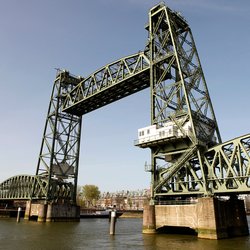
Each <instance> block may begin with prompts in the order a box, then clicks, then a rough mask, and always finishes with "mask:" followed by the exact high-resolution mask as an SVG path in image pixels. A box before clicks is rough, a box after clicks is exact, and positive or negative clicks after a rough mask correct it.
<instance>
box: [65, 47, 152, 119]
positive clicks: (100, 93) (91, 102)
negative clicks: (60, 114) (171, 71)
mask: <svg viewBox="0 0 250 250" xmlns="http://www.w3.org/2000/svg"><path fill="white" fill-rule="evenodd" d="M147 87H149V60H148V58H147V56H146V55H145V53H144V52H139V53H138V54H134V55H131V56H127V57H124V58H121V59H119V60H118V61H115V62H113V63H111V64H108V65H106V66H104V67H102V68H101V69H99V70H97V71H95V72H94V73H93V74H91V75H90V76H88V77H87V78H85V79H83V80H82V81H81V82H80V83H79V84H78V85H77V86H76V87H75V88H74V89H73V90H72V91H71V92H70V93H68V94H67V96H66V98H65V102H64V104H63V109H64V111H65V112H67V113H71V114H75V115H83V114H86V113H88V112H91V111H93V110H95V109H98V108H100V107H103V106H105V105H107V104H110V103H112V102H114V101H117V100H119V99H121V98H124V97H126V96H128V95H131V94H133V93H136V92H138V91H141V90H143V89H145V88H147Z"/></svg>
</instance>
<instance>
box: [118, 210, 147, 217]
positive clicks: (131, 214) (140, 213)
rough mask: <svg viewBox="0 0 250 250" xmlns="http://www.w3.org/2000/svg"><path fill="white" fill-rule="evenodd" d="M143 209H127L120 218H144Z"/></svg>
mask: <svg viewBox="0 0 250 250" xmlns="http://www.w3.org/2000/svg"><path fill="white" fill-rule="evenodd" d="M142 217H143V211H142V210H125V211H123V214H122V215H121V216H120V218H142Z"/></svg>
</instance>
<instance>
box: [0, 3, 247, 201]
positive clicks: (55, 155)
mask: <svg viewBox="0 0 250 250" xmlns="http://www.w3.org/2000/svg"><path fill="white" fill-rule="evenodd" d="M146 29H147V30H148V40H147V43H146V47H145V48H144V50H143V51H142V52H139V53H137V54H133V55H131V56H127V57H124V58H121V59H120V60H117V61H115V62H113V63H110V64H107V65H106V66H104V67H102V68H100V69H99V70H97V71H95V72H94V73H92V74H91V75H89V76H88V77H86V78H83V77H76V76H74V75H72V74H70V73H69V72H67V71H63V70H58V72H57V75H56V79H55V81H54V85H53V89H52V94H51V98H50V102H49V108H48V113H47V119H46V122H45V128H44V132H43V137H42V144H41V149H40V154H39V157H38V164H37V169H36V173H35V175H32V176H30V175H18V176H14V177H11V178H9V179H7V180H5V181H4V182H3V183H1V184H0V200H46V201H48V202H59V201H62V200H63V201H64V202H71V203H75V201H76V187H77V177H78V165H79V148H80V135H81V123H82V116H83V115H84V114H87V113H89V112H91V111H94V110H96V109H98V108H101V107H103V106H105V105H108V104H110V103H112V102H115V101H117V100H119V99H121V98H124V97H126V96H129V95H132V94H134V93H136V92H138V91H141V90H143V89H145V88H150V96H149V98H150V99H151V112H150V113H151V124H150V126H149V127H150V128H151V127H154V128H156V130H157V131H158V130H159V131H163V130H162V129H166V128H167V127H168V128H169V126H171V128H173V129H174V130H175V134H172V135H171V136H165V135H164V136H162V134H160V136H159V134H157V136H154V137H152V136H151V137H150V136H148V138H147V137H144V139H143V140H140V139H138V140H136V141H135V146H138V147H140V148H150V150H151V163H150V164H148V165H147V166H146V170H147V171H148V172H149V173H150V175H151V200H152V201H153V202H154V201H157V200H159V199H161V200H164V199H165V200H168V199H172V198H174V197H182V198H183V197H184V198H185V197H190V196H191V197H200V196H222V195H233V194H236V195H237V194H247V193H250V134H247V135H244V136H241V137H238V138H235V139H232V140H230V141H227V142H222V141H221V137H220V132H219V128H218V125H217V121H216V117H215V113H214V110H213V106H212V102H211V99H210V96H209V92H208V88H207V84H206V81H205V77H204V74H203V71H202V67H201V63H200V59H199V56H198V52H197V50H196V46H195V42H194V38H193V35H192V32H191V29H190V27H189V25H188V23H187V21H186V20H185V19H184V18H183V17H182V16H181V15H180V14H179V13H177V12H175V11H173V10H171V9H170V8H168V7H167V6H166V5H165V4H162V3H161V4H158V5H156V6H154V7H152V8H151V9H150V12H149V23H148V25H147V26H146ZM145 125H146V126H148V124H145ZM187 127H188V130H187V129H186V128H187ZM148 130H149V129H148ZM162 133H163V132H162ZM164 133H165V132H164Z"/></svg>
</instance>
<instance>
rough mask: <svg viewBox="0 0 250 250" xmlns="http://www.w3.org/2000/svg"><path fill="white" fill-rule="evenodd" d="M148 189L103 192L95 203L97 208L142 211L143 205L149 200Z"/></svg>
mask: <svg viewBox="0 0 250 250" xmlns="http://www.w3.org/2000/svg"><path fill="white" fill-rule="evenodd" d="M149 198H150V191H149V190H148V189H144V190H137V191H124V190H122V191H118V192H114V193H110V192H104V193H102V194H101V197H100V199H99V200H98V201H97V202H96V206H97V207H101V208H113V207H116V209H119V210H142V209H143V205H144V204H145V203H146V202H147V201H148V200H149Z"/></svg>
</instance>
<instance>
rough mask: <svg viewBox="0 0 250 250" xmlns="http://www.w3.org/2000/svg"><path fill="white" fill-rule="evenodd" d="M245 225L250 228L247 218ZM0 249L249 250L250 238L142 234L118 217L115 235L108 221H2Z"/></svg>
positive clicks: (134, 223)
mask: <svg viewBox="0 0 250 250" xmlns="http://www.w3.org/2000/svg"><path fill="white" fill-rule="evenodd" d="M248 224H249V228H250V217H248ZM0 249H4V250H7V249H11V250H14V249H18V250H24V249H25V250H30V249H31V250H33V249H34V250H40V249H42V250H43V249H55V250H74V249H91V250H92V249H107V250H116V249H118V250H123V249H131V250H160V249H168V250H171V249H173V250H176V249H181V250H187V249H195V250H207V249H209V250H215V249H218V250H229V249H237V250H249V249H250V236H248V237H238V238H232V239H225V240H218V241H216V240H203V239H198V238H197V237H196V236H191V235H166V234H157V235H143V234H142V219H138V218H136V219H135V218H119V219H118V220H117V223H116V234H115V235H109V223H108V220H107V219H81V221H80V222H55V223H38V222H33V221H24V220H21V222H20V223H17V222H16V220H15V219H1V220H0Z"/></svg>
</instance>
